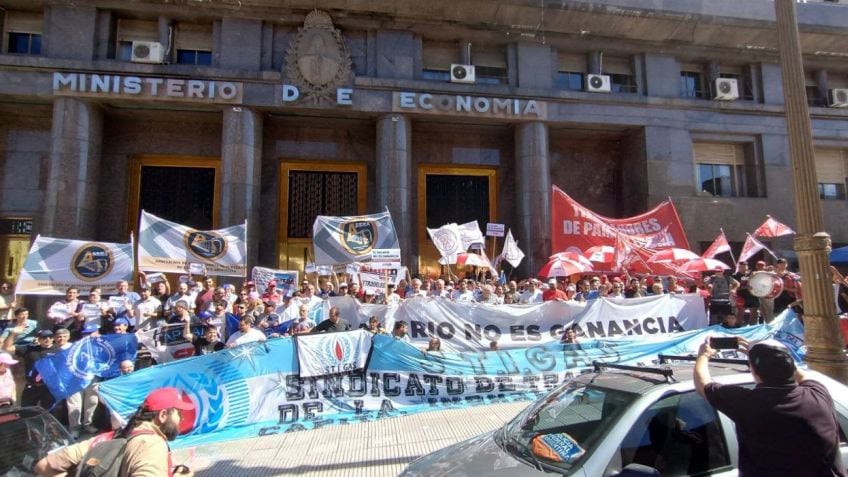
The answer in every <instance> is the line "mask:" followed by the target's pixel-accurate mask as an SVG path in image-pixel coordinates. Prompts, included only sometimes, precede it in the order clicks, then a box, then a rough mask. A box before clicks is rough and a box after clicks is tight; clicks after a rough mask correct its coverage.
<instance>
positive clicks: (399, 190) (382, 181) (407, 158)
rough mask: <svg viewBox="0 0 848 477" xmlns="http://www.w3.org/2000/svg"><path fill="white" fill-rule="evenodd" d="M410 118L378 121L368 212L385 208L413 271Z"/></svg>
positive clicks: (397, 116)
mask: <svg viewBox="0 0 848 477" xmlns="http://www.w3.org/2000/svg"><path fill="white" fill-rule="evenodd" d="M410 133H411V125H410V121H409V118H408V117H406V116H404V115H402V114H386V115H384V116H381V117H380V118H379V119H378V120H377V164H376V169H377V204H376V207H374V208H373V209H375V210H370V212H378V211H379V210H383V208H384V207H388V208H389V211H390V212H391V214H392V220H393V221H394V223H395V229H396V230H397V234H398V241H399V242H400V249H401V254H402V256H401V258H402V260H403V263H404V264H405V265H407V266H408V267H410V270H414V269H415V268H417V267H418V257H417V256H416V255H415V254H413V250H412V237H413V233H414V232H415V231H414V230H413V221H412V210H411V209H410V195H411V194H412V145H411V141H412V137H411V135H410ZM378 209H379V210H378Z"/></svg>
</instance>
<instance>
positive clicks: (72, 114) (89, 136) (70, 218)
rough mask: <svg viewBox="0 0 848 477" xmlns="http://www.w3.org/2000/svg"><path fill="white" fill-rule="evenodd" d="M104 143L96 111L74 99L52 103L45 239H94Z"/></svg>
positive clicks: (45, 204) (87, 104)
mask: <svg viewBox="0 0 848 477" xmlns="http://www.w3.org/2000/svg"><path fill="white" fill-rule="evenodd" d="M102 141H103V114H102V112H101V111H100V109H99V108H98V107H97V106H95V105H93V104H91V103H88V102H86V101H81V100H79V99H75V98H57V99H56V100H55V101H54V102H53V129H52V131H51V144H50V160H49V163H48V165H47V188H46V191H45V200H44V215H43V216H42V221H41V226H40V227H39V233H41V234H42V235H47V236H50V237H60V238H69V239H94V238H95V233H96V220H97V209H98V207H100V205H101V204H98V203H97V185H98V184H99V183H100V155H101V143H102Z"/></svg>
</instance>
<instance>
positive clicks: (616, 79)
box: [610, 73, 638, 93]
mask: <svg viewBox="0 0 848 477" xmlns="http://www.w3.org/2000/svg"><path fill="white" fill-rule="evenodd" d="M610 91H612V92H613V93H636V92H638V88H637V86H636V78H634V77H633V75H624V74H616V73H613V74H610Z"/></svg>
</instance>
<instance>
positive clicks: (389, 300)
mask: <svg viewBox="0 0 848 477" xmlns="http://www.w3.org/2000/svg"><path fill="white" fill-rule="evenodd" d="M386 288H388V294H387V295H386V304H387V305H392V306H398V305H400V302H401V297H400V295H398V294H397V292H396V291H395V286H394V285H392V284H391V283H390V284H388V285H387V287H386Z"/></svg>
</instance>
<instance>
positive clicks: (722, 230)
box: [718, 227, 739, 269]
mask: <svg viewBox="0 0 848 477" xmlns="http://www.w3.org/2000/svg"><path fill="white" fill-rule="evenodd" d="M718 229H719V230H720V231H721V236H722V237H724V241H725V242H727V245H728V247H727V248H729V249H730V250H728V252H730V260H732V261H733V268H734V269H735V268H736V267H737V266H738V265H739V264H738V263H736V257H734V256H733V249H732V248H730V242H729V241H728V240H727V235H725V233H724V227H719V228H718Z"/></svg>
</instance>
